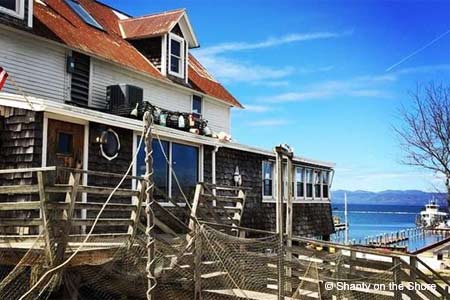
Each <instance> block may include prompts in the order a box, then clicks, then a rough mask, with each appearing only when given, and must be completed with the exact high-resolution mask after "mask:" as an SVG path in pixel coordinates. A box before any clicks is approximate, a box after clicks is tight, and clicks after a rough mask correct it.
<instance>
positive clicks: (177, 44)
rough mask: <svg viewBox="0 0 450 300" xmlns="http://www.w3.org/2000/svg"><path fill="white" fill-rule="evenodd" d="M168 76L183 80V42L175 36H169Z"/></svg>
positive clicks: (171, 34)
mask: <svg viewBox="0 0 450 300" xmlns="http://www.w3.org/2000/svg"><path fill="white" fill-rule="evenodd" d="M169 39H170V40H169V74H170V75H173V76H177V77H180V78H184V61H185V51H184V40H183V38H181V37H179V36H178V35H176V34H173V33H170V34H169Z"/></svg>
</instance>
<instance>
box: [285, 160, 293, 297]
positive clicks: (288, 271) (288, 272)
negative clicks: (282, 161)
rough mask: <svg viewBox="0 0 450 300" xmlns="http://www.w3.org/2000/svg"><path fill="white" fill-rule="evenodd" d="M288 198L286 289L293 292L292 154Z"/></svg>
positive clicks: (288, 170)
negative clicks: (291, 265) (291, 279)
mask: <svg viewBox="0 0 450 300" xmlns="http://www.w3.org/2000/svg"><path fill="white" fill-rule="evenodd" d="M286 167H287V173H288V174H287V175H288V176H287V181H288V185H287V198H286V246H287V251H286V261H287V262H288V266H287V267H286V277H287V278H289V280H288V282H287V283H286V290H287V291H289V292H292V285H291V281H290V278H291V276H292V269H291V267H290V262H291V261H292V252H291V251H290V248H291V247H292V234H293V228H292V225H293V224H292V216H293V204H292V197H293V193H292V181H293V180H292V178H293V176H292V175H293V174H292V173H293V166H292V156H291V157H288V160H287V166H286Z"/></svg>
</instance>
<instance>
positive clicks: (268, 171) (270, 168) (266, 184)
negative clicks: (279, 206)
mask: <svg viewBox="0 0 450 300" xmlns="http://www.w3.org/2000/svg"><path fill="white" fill-rule="evenodd" d="M273 175H274V163H273V162H271V161H263V165H262V181H263V197H270V198H272V197H273V196H274V193H273V186H274V184H273V183H274V181H273V177H274V176H273Z"/></svg>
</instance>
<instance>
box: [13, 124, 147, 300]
mask: <svg viewBox="0 0 450 300" xmlns="http://www.w3.org/2000/svg"><path fill="white" fill-rule="evenodd" d="M144 134H145V129H144V130H143V132H142V134H141V139H140V141H139V145H138V147H139V148H140V147H141V144H142V141H143V137H144ZM137 153H138V151H136V152H135V154H134V155H133V158H132V160H131V163H130V165H129V167H128V170H127V171H126V173H125V174H124V175H123V177H122V178H121V179H120V182H119V183H118V184H117V185H116V187H115V188H114V189H113V190H112V191H111V193H110V194H109V196H108V198H107V199H106V201H105V203H104V204H103V206H102V208H101V210H100V211H99V213H98V214H97V217H96V218H95V220H94V223H93V225H92V227H91V229H90V231H89V233H88V234H87V236H86V238H85V239H84V240H83V242H82V243H81V244H80V246H78V248H77V249H76V250H75V252H73V253H72V255H71V256H69V257H68V258H67V259H66V260H65V261H64V262H62V263H61V264H59V265H57V266H56V267H53V268H52V269H50V270H48V271H47V272H45V273H44V275H42V277H41V278H40V279H39V280H38V281H37V282H36V283H35V284H34V285H33V286H32V287H31V288H30V289H29V290H28V291H27V292H26V293H25V294H23V295H22V296H21V297H20V298H19V300H24V299H25V298H26V297H27V296H29V295H30V294H31V293H32V292H33V291H34V290H35V289H36V288H37V287H38V286H39V285H40V284H41V283H42V282H43V281H44V279H45V278H46V277H47V276H48V275H50V274H51V273H53V272H55V271H58V270H59V269H61V268H63V267H64V266H66V265H67V264H68V263H69V262H70V261H71V260H72V259H73V258H74V257H75V256H76V255H77V254H78V253H79V252H80V251H81V250H82V249H83V247H84V246H85V245H86V243H87V241H88V240H89V238H90V237H91V235H92V233H93V231H94V229H95V226H96V225H97V223H98V220H99V219H100V216H101V215H102V213H103V211H104V210H105V208H106V206H107V205H108V204H109V202H110V201H111V199H112V196H113V195H114V193H115V192H116V191H117V190H118V189H119V187H120V186H121V185H122V183H123V182H124V181H125V179H126V178H127V176H128V173H130V171H131V169H132V168H133V165H134V163H135V161H136V157H137Z"/></svg>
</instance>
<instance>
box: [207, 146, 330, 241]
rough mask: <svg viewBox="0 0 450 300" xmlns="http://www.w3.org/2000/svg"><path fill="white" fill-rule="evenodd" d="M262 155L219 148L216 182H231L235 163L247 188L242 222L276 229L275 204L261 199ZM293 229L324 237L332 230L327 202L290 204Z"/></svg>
mask: <svg viewBox="0 0 450 300" xmlns="http://www.w3.org/2000/svg"><path fill="white" fill-rule="evenodd" d="M211 151H212V148H211V147H206V148H205V154H204V157H205V158H204V159H205V164H204V179H205V181H206V182H211V180H212V174H211V157H212V156H211ZM265 159H267V157H266V156H264V155H260V154H256V153H250V152H245V151H238V150H233V149H228V148H225V147H222V148H219V151H218V152H217V153H216V182H217V184H223V185H233V184H234V182H233V174H234V171H235V168H236V166H239V172H240V174H241V175H242V183H243V184H242V185H243V186H244V187H249V188H251V190H250V191H247V192H246V202H245V209H244V216H243V218H242V225H243V226H246V227H251V228H257V229H263V230H272V231H274V230H275V229H276V211H275V210H276V205H275V203H265V202H263V201H262V173H261V172H262V168H261V165H262V161H263V160H265ZM293 218H294V222H293V226H294V228H293V231H294V235H299V236H327V235H329V234H331V233H332V232H333V231H334V227H333V221H332V216H331V205H330V204H327V203H295V204H294V206H293Z"/></svg>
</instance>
